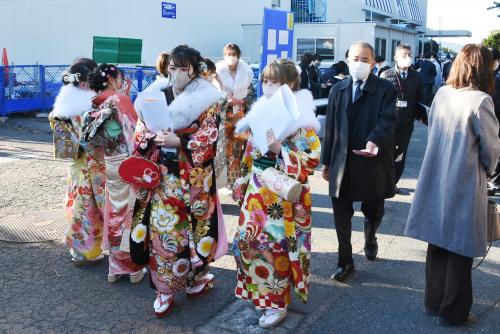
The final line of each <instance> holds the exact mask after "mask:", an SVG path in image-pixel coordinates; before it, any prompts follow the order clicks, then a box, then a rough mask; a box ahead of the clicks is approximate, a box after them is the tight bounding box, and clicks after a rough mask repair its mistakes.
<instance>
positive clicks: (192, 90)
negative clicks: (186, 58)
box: [168, 78, 221, 130]
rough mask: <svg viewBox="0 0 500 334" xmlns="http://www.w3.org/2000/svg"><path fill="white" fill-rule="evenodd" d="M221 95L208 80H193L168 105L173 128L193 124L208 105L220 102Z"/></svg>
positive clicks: (176, 128) (181, 127) (177, 128)
mask: <svg viewBox="0 0 500 334" xmlns="http://www.w3.org/2000/svg"><path fill="white" fill-rule="evenodd" d="M220 97H221V96H220V93H219V91H218V90H217V88H215V87H214V86H213V85H212V84H211V83H210V82H208V81H207V80H205V79H203V78H197V79H195V80H193V81H192V82H191V83H190V84H189V85H188V86H187V87H186V88H185V89H184V91H183V92H182V93H181V94H179V95H177V97H176V98H175V100H174V101H173V102H172V103H171V104H170V105H169V106H168V110H169V112H170V119H171V121H172V127H173V129H174V130H179V129H183V128H185V127H187V126H189V125H191V123H193V122H194V121H196V120H197V119H198V117H200V115H201V114H202V113H203V112H204V111H205V110H207V109H208V107H210V106H211V105H213V104H215V103H217V102H219V100H220Z"/></svg>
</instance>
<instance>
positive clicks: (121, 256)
mask: <svg viewBox="0 0 500 334" xmlns="http://www.w3.org/2000/svg"><path fill="white" fill-rule="evenodd" d="M89 83H90V88H92V89H93V90H94V91H96V92H97V93H98V95H97V96H96V97H95V98H94V99H93V101H92V102H93V104H94V109H93V110H92V111H91V112H90V113H88V114H87V115H86V119H85V125H84V130H83V139H84V140H85V141H86V142H87V149H88V150H89V151H94V152H95V157H96V159H98V160H99V161H101V163H103V164H104V165H105V171H106V192H105V205H104V233H103V247H104V248H105V249H109V272H108V282H110V283H115V282H117V281H118V280H119V279H120V277H121V276H122V275H124V274H128V275H130V282H131V283H139V282H140V281H141V280H142V278H143V277H144V275H145V273H146V269H144V268H143V267H142V266H140V265H137V264H135V263H134V262H133V261H132V259H131V257H130V251H129V234H130V229H131V225H132V215H133V209H134V203H135V199H136V194H135V192H134V191H133V189H132V188H131V187H130V185H129V184H127V183H125V182H123V181H122V179H121V178H120V176H119V174H118V167H119V166H120V164H121V163H122V162H123V161H124V160H125V159H126V158H127V157H129V156H130V155H131V153H132V152H133V150H134V130H135V125H136V123H137V115H136V113H135V110H134V106H133V105H132V102H131V100H130V97H129V96H127V95H125V94H123V93H122V92H124V91H125V89H126V88H127V83H126V82H125V78H124V76H123V74H122V73H121V71H120V70H119V69H118V68H117V67H116V66H114V65H108V64H101V65H99V66H98V67H97V68H96V69H95V70H94V72H93V73H92V74H91V76H90V79H89Z"/></svg>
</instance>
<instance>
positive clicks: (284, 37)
mask: <svg viewBox="0 0 500 334" xmlns="http://www.w3.org/2000/svg"><path fill="white" fill-rule="evenodd" d="M279 44H280V45H287V44H288V30H280V32H279Z"/></svg>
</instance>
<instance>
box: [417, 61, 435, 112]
mask: <svg viewBox="0 0 500 334" xmlns="http://www.w3.org/2000/svg"><path fill="white" fill-rule="evenodd" d="M430 59H431V53H430V52H426V53H425V55H424V59H423V60H421V61H420V62H419V64H418V69H419V71H420V75H421V76H422V82H423V85H424V103H425V104H426V105H431V103H432V97H433V94H432V89H433V87H434V79H435V78H436V75H437V71H436V66H434V63H433V62H432V61H431V60H430Z"/></svg>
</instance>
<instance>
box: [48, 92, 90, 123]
mask: <svg viewBox="0 0 500 334" xmlns="http://www.w3.org/2000/svg"><path fill="white" fill-rule="evenodd" d="M94 96H95V92H93V91H88V90H83V89H80V88H78V87H76V86H75V85H73V84H69V85H64V86H62V87H61V90H60V91H59V94H57V97H56V100H55V102H54V108H53V110H52V117H57V118H71V117H75V116H82V115H83V114H84V113H85V112H87V111H89V110H91V109H92V99H93V98H94Z"/></svg>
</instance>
